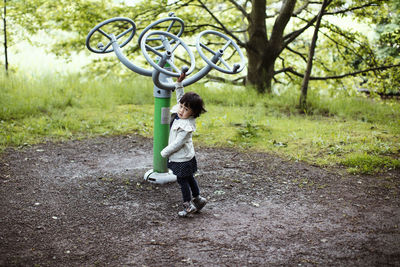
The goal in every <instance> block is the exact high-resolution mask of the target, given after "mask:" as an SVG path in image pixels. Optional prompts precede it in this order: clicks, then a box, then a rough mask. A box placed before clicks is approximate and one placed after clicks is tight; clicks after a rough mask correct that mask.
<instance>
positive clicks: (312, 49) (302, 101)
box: [299, 0, 331, 111]
mask: <svg viewBox="0 0 400 267" xmlns="http://www.w3.org/2000/svg"><path fill="white" fill-rule="evenodd" d="M330 2H331V0H324V2H323V4H322V7H321V10H320V11H319V14H318V17H317V22H316V24H315V28H314V34H313V37H312V40H311V46H310V51H309V53H308V60H307V68H306V71H305V72H304V78H303V82H302V84H301V93H300V100H299V106H300V110H302V111H305V110H306V109H307V91H308V83H309V81H310V76H311V71H312V65H313V58H314V53H315V47H316V45H317V39H318V31H319V27H320V25H321V19H322V16H323V15H324V10H325V8H326V7H327V6H328V5H329V3H330Z"/></svg>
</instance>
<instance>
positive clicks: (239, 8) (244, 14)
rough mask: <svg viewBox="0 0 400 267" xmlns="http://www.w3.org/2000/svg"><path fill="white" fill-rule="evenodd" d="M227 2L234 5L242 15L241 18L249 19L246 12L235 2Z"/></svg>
mask: <svg viewBox="0 0 400 267" xmlns="http://www.w3.org/2000/svg"><path fill="white" fill-rule="evenodd" d="M229 2H230V3H231V4H232V5H234V6H235V7H236V8H237V9H238V10H239V11H240V12H241V13H242V14H243V16H244V17H245V18H246V19H247V20H248V19H249V13H247V12H246V10H245V9H244V8H243V7H242V6H241V5H239V4H238V3H237V2H236V1H234V0H229Z"/></svg>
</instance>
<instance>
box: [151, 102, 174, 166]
mask: <svg viewBox="0 0 400 267" xmlns="http://www.w3.org/2000/svg"><path fill="white" fill-rule="evenodd" d="M170 102H171V98H170V97H168V98H158V97H155V98H154V135H153V141H154V143H153V171H155V172H158V173H165V172H168V168H167V159H165V158H163V157H162V156H161V154H160V152H161V150H163V149H164V148H165V147H166V146H167V145H168V136H169V116H170V114H169V106H170Z"/></svg>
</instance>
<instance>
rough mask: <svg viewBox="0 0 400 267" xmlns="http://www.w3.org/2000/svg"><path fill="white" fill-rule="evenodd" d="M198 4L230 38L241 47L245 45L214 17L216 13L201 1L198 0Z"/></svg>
mask: <svg viewBox="0 0 400 267" xmlns="http://www.w3.org/2000/svg"><path fill="white" fill-rule="evenodd" d="M198 2H199V3H200V5H201V7H202V8H204V9H205V10H206V11H207V13H208V14H210V16H211V17H212V18H213V19H214V20H215V21H216V22H217V23H218V24H219V25H220V26H221V28H222V29H223V30H224V32H225V33H226V34H228V35H229V36H230V37H232V38H233V39H234V40H235V41H236V43H237V44H238V45H239V46H244V45H245V44H244V43H243V42H242V41H241V40H240V39H239V38H237V37H236V36H235V35H234V34H233V33H232V32H231V31H229V30H228V29H227V28H226V27H225V25H224V24H223V23H222V22H221V21H220V20H219V19H218V18H217V17H216V16H215V15H214V13H212V12H211V10H210V9H208V7H207V6H206V5H205V4H204V3H203V2H202V1H201V0H198Z"/></svg>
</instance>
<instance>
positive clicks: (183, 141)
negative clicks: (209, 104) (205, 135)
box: [161, 82, 196, 162]
mask: <svg viewBox="0 0 400 267" xmlns="http://www.w3.org/2000/svg"><path fill="white" fill-rule="evenodd" d="M175 90H176V102H177V105H175V106H174V107H172V109H171V113H177V112H178V108H179V106H178V105H179V100H180V99H181V97H182V96H183V93H184V92H183V86H182V83H179V82H177V83H176V84H175ZM194 131H196V120H195V119H194V118H193V117H189V118H187V119H175V120H174V122H173V124H172V126H171V129H170V132H169V138H168V146H167V147H165V148H164V149H163V150H162V151H161V156H162V157H164V158H169V160H170V161H173V162H185V161H189V160H191V159H192V158H193V157H194V155H195V152H194V147H193V142H192V133H193V132H194Z"/></svg>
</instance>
